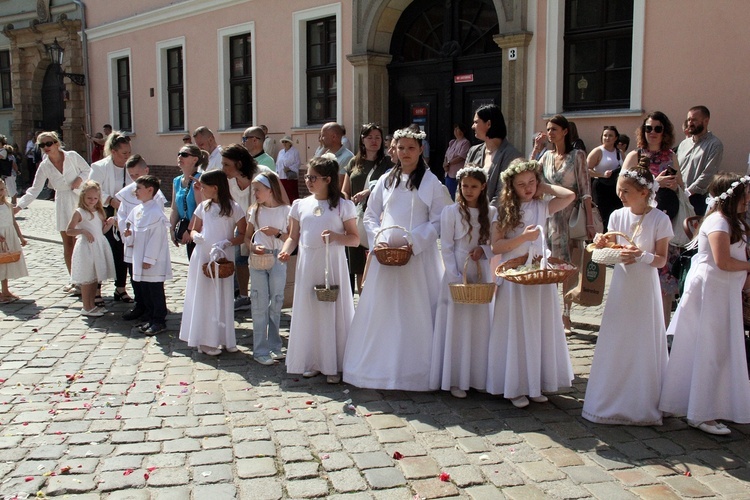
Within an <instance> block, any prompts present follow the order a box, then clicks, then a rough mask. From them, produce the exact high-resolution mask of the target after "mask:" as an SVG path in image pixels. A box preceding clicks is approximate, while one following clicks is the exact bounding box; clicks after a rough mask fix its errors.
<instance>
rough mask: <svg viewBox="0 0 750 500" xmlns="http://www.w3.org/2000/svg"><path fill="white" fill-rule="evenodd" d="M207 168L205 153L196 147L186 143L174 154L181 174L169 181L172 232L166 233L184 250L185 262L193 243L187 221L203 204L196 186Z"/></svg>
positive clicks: (193, 246)
mask: <svg viewBox="0 0 750 500" xmlns="http://www.w3.org/2000/svg"><path fill="white" fill-rule="evenodd" d="M207 165H208V152H206V151H203V150H202V149H201V148H199V147H198V146H196V145H195V144H185V145H184V146H182V147H181V148H180V151H179V152H178V153H177V166H178V167H179V169H180V171H181V172H182V173H181V174H180V175H178V176H177V177H175V178H174V179H172V207H171V210H170V214H169V223H170V225H171V227H172V230H171V231H170V232H169V234H170V235H171V237H172V243H174V244H175V245H177V246H179V245H180V244H182V245H185V248H187V256H188V260H190V256H191V255H193V249H195V243H193V239H192V237H191V236H190V230H189V227H190V221H191V219H192V218H193V212H195V208H196V207H197V206H198V204H199V203H200V202H201V201H203V197H202V196H201V191H200V189H196V187H195V184H196V182H198V178H199V177H200V169H202V168H205V167H206V166H207Z"/></svg>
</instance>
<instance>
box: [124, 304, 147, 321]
mask: <svg viewBox="0 0 750 500" xmlns="http://www.w3.org/2000/svg"><path fill="white" fill-rule="evenodd" d="M144 312H146V311H144V310H143V308H140V307H134V308H132V309H131V310H130V311H128V312H126V313H124V314H123V315H122V319H124V320H125V321H132V320H134V319H138V318H140V317H141V316H143V313H144Z"/></svg>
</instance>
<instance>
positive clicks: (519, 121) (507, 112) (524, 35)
mask: <svg viewBox="0 0 750 500" xmlns="http://www.w3.org/2000/svg"><path fill="white" fill-rule="evenodd" d="M533 36H534V34H533V33H530V32H528V31H524V32H520V33H507V34H503V33H501V34H499V35H495V36H494V37H492V38H493V40H494V41H495V43H496V44H497V45H498V47H500V48H501V49H502V50H503V53H502V58H503V62H502V64H503V82H502V85H503V88H502V96H501V103H500V108H501V109H502V111H503V116H505V121H506V123H507V125H508V140H509V141H510V142H511V144H513V145H514V146H515V147H516V149H518V150H519V151H522V152H523V151H525V150H526V149H527V144H526V91H527V87H528V82H527V73H528V71H527V69H528V50H527V49H528V47H529V43H531V38H532V37H533ZM509 49H515V51H516V59H515V60H509V58H508V54H509ZM533 90H534V89H531V91H532V92H533Z"/></svg>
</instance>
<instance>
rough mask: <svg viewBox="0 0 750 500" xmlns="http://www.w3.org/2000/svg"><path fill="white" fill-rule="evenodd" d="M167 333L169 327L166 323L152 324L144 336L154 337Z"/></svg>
mask: <svg viewBox="0 0 750 500" xmlns="http://www.w3.org/2000/svg"><path fill="white" fill-rule="evenodd" d="M166 331H167V325H165V324H164V323H152V324H150V325H149V326H148V328H147V329H146V331H145V332H143V334H144V335H148V336H152V335H158V334H160V333H162V332H166Z"/></svg>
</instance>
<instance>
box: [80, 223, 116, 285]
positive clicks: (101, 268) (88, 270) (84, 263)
mask: <svg viewBox="0 0 750 500" xmlns="http://www.w3.org/2000/svg"><path fill="white" fill-rule="evenodd" d="M76 212H78V213H79V214H81V222H79V223H78V226H77V228H78V229H85V230H87V231H88V232H90V233H91V234H92V235H93V236H94V241H89V240H88V239H86V236H84V235H83V234H79V235H78V237H77V238H76V245H75V247H73V260H72V261H71V265H70V280H71V281H72V282H73V283H75V284H77V285H90V284H91V283H101V282H103V281H106V280H108V279H114V277H115V262H114V260H113V259H112V250H111V249H110V247H109V243H108V242H107V238H106V237H105V236H104V233H103V232H102V227H103V226H104V220H103V219H102V218H101V217H100V216H99V215H98V214H92V213H91V212H89V211H88V210H84V209H82V208H76Z"/></svg>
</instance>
